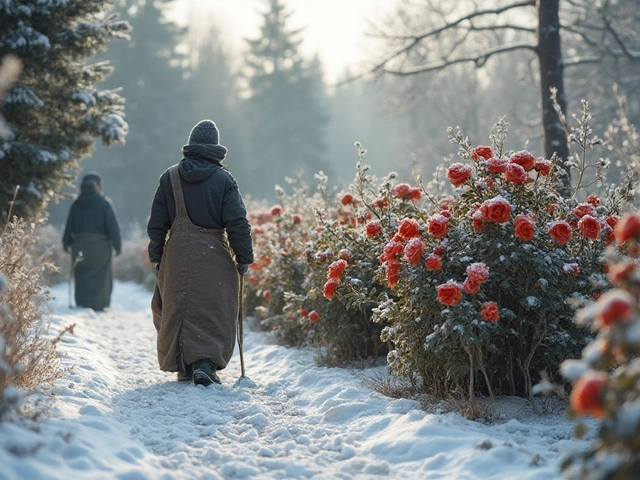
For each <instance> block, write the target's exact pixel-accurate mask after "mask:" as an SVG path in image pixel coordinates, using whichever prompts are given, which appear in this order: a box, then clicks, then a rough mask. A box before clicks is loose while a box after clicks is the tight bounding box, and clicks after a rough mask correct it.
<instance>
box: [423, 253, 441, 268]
mask: <svg viewBox="0 0 640 480" xmlns="http://www.w3.org/2000/svg"><path fill="white" fill-rule="evenodd" d="M424 266H425V267H426V269H427V270H430V271H433V270H440V269H441V268H442V260H440V257H438V256H437V255H434V254H431V255H429V256H428V257H427V259H426V260H425V262H424Z"/></svg>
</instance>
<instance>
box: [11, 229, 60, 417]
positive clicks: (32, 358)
mask: <svg viewBox="0 0 640 480" xmlns="http://www.w3.org/2000/svg"><path fill="white" fill-rule="evenodd" d="M37 227H38V225H37V224H27V223H25V222H24V221H22V220H18V219H16V218H14V219H13V220H12V221H11V222H8V223H7V224H6V226H5V228H4V230H3V232H2V235H1V236H0V287H2V288H0V290H1V291H0V418H1V417H3V416H5V415H6V414H7V413H9V412H11V411H13V410H14V409H16V408H17V407H18V406H19V405H20V403H21V402H22V400H23V399H24V396H25V392H26V394H29V393H31V392H33V391H36V390H42V389H46V388H47V387H49V386H51V385H52V383H53V382H54V381H55V380H56V379H57V378H60V376H61V375H62V373H63V370H62V368H61V367H60V365H59V361H58V357H57V355H56V343H57V341H58V339H59V338H60V336H58V337H57V338H54V339H51V337H50V335H49V334H48V331H47V324H46V321H45V317H44V314H45V303H46V302H47V301H48V300H49V299H50V297H49V293H48V291H47V290H46V289H45V288H44V287H42V273H43V271H45V270H47V269H49V268H50V265H49V264H47V263H45V262H43V259H42V258H34V257H32V256H31V255H30V254H29V251H30V248H31V247H32V246H33V244H34V242H35V240H36V236H35V233H34V232H35V230H36V229H37ZM72 328H73V327H69V328H67V329H65V330H63V332H62V333H61V334H60V335H62V334H64V333H65V332H66V331H70V330H71V329H72Z"/></svg>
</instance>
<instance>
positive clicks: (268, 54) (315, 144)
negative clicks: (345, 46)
mask: <svg viewBox="0 0 640 480" xmlns="http://www.w3.org/2000/svg"><path fill="white" fill-rule="evenodd" d="M268 2H269V10H268V11H267V12H266V13H265V14H264V22H263V24H262V27H261V36H260V38H257V39H254V40H251V39H249V40H247V42H248V44H249V52H248V53H247V57H246V64H247V70H248V74H247V77H248V86H249V93H248V99H247V103H246V115H247V117H246V118H247V124H248V126H249V136H248V138H247V143H248V146H249V152H250V158H248V159H247V161H248V162H249V165H248V167H249V168H251V170H252V171H253V172H255V173H254V175H253V176H252V178H251V179H250V180H251V182H249V184H248V190H249V192H250V193H253V194H255V195H258V196H262V197H264V196H268V195H269V196H271V195H273V187H274V185H275V184H277V183H279V184H282V183H283V179H284V177H285V176H296V175H297V174H299V173H300V172H305V173H306V175H307V177H310V176H311V174H313V173H315V172H317V171H318V170H323V171H324V172H325V173H328V164H327V162H326V160H325V153H324V151H325V150H326V143H327V138H326V133H325V130H326V126H327V123H328V120H329V118H328V115H327V113H326V105H325V101H326V100H325V93H324V82H323V80H322V71H321V67H320V62H319V61H318V59H317V58H315V59H313V60H312V61H306V60H305V59H304V58H302V56H301V55H300V52H299V50H298V49H299V46H300V44H301V40H300V35H301V33H302V30H290V29H289V28H288V27H287V21H288V20H289V18H290V16H291V14H290V13H288V12H286V11H285V6H284V5H283V3H282V1H281V0H268Z"/></svg>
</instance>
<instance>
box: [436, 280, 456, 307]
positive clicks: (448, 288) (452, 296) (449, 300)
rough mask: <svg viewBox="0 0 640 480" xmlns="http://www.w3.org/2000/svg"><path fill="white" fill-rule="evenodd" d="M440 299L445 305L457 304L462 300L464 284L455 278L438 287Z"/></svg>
mask: <svg viewBox="0 0 640 480" xmlns="http://www.w3.org/2000/svg"><path fill="white" fill-rule="evenodd" d="M436 290H437V292H438V300H439V301H440V303H442V304H443V305H449V306H453V305H457V304H458V303H460V300H462V285H460V284H459V283H457V282H454V281H453V280H449V281H448V282H447V283H443V284H442V285H438V286H437V287H436Z"/></svg>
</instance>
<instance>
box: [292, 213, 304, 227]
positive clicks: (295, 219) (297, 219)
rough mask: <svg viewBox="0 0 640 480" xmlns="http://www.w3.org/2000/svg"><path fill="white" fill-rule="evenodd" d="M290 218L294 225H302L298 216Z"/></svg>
mask: <svg viewBox="0 0 640 480" xmlns="http://www.w3.org/2000/svg"><path fill="white" fill-rule="evenodd" d="M291 218H293V223H295V224H296V225H297V224H300V223H302V217H301V216H300V215H294V216H293V217H291Z"/></svg>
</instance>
